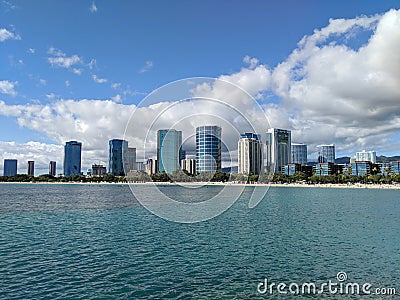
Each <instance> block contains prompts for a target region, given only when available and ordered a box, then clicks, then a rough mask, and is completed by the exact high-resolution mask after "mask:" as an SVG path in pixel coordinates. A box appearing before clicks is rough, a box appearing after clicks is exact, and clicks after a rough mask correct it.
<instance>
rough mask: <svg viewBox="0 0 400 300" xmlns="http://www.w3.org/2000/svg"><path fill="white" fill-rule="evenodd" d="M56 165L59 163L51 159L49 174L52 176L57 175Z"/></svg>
mask: <svg viewBox="0 0 400 300" xmlns="http://www.w3.org/2000/svg"><path fill="white" fill-rule="evenodd" d="M56 165H57V163H56V162H55V161H50V163H49V175H51V176H56V172H57V170H56Z"/></svg>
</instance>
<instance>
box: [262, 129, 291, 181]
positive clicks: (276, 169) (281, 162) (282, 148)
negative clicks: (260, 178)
mask: <svg viewBox="0 0 400 300" xmlns="http://www.w3.org/2000/svg"><path fill="white" fill-rule="evenodd" d="M291 143H292V141H291V131H290V130H285V129H278V128H270V129H268V131H267V135H266V160H267V170H268V172H271V173H280V172H282V167H283V166H285V165H287V164H289V163H290V160H291V157H292V154H291V152H292V149H291Z"/></svg>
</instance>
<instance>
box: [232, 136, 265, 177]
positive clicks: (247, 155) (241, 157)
mask: <svg viewBox="0 0 400 300" xmlns="http://www.w3.org/2000/svg"><path fill="white" fill-rule="evenodd" d="M262 166H263V158H262V143H261V140H260V137H259V135H257V134H255V133H244V134H241V135H240V139H239V141H238V173H239V174H248V175H250V174H257V175H258V174H260V173H261V172H262Z"/></svg>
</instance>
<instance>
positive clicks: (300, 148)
mask: <svg viewBox="0 0 400 300" xmlns="http://www.w3.org/2000/svg"><path fill="white" fill-rule="evenodd" d="M291 148H292V161H291V163H292V164H300V165H306V164H307V145H305V144H295V143H292V147H291Z"/></svg>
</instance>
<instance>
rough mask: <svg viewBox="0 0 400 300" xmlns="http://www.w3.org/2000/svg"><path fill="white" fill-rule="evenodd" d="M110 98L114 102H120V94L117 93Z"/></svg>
mask: <svg viewBox="0 0 400 300" xmlns="http://www.w3.org/2000/svg"><path fill="white" fill-rule="evenodd" d="M111 100H112V101H114V102H116V103H119V102H121V95H120V94H117V95H115V96H114V97H112V98H111Z"/></svg>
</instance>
